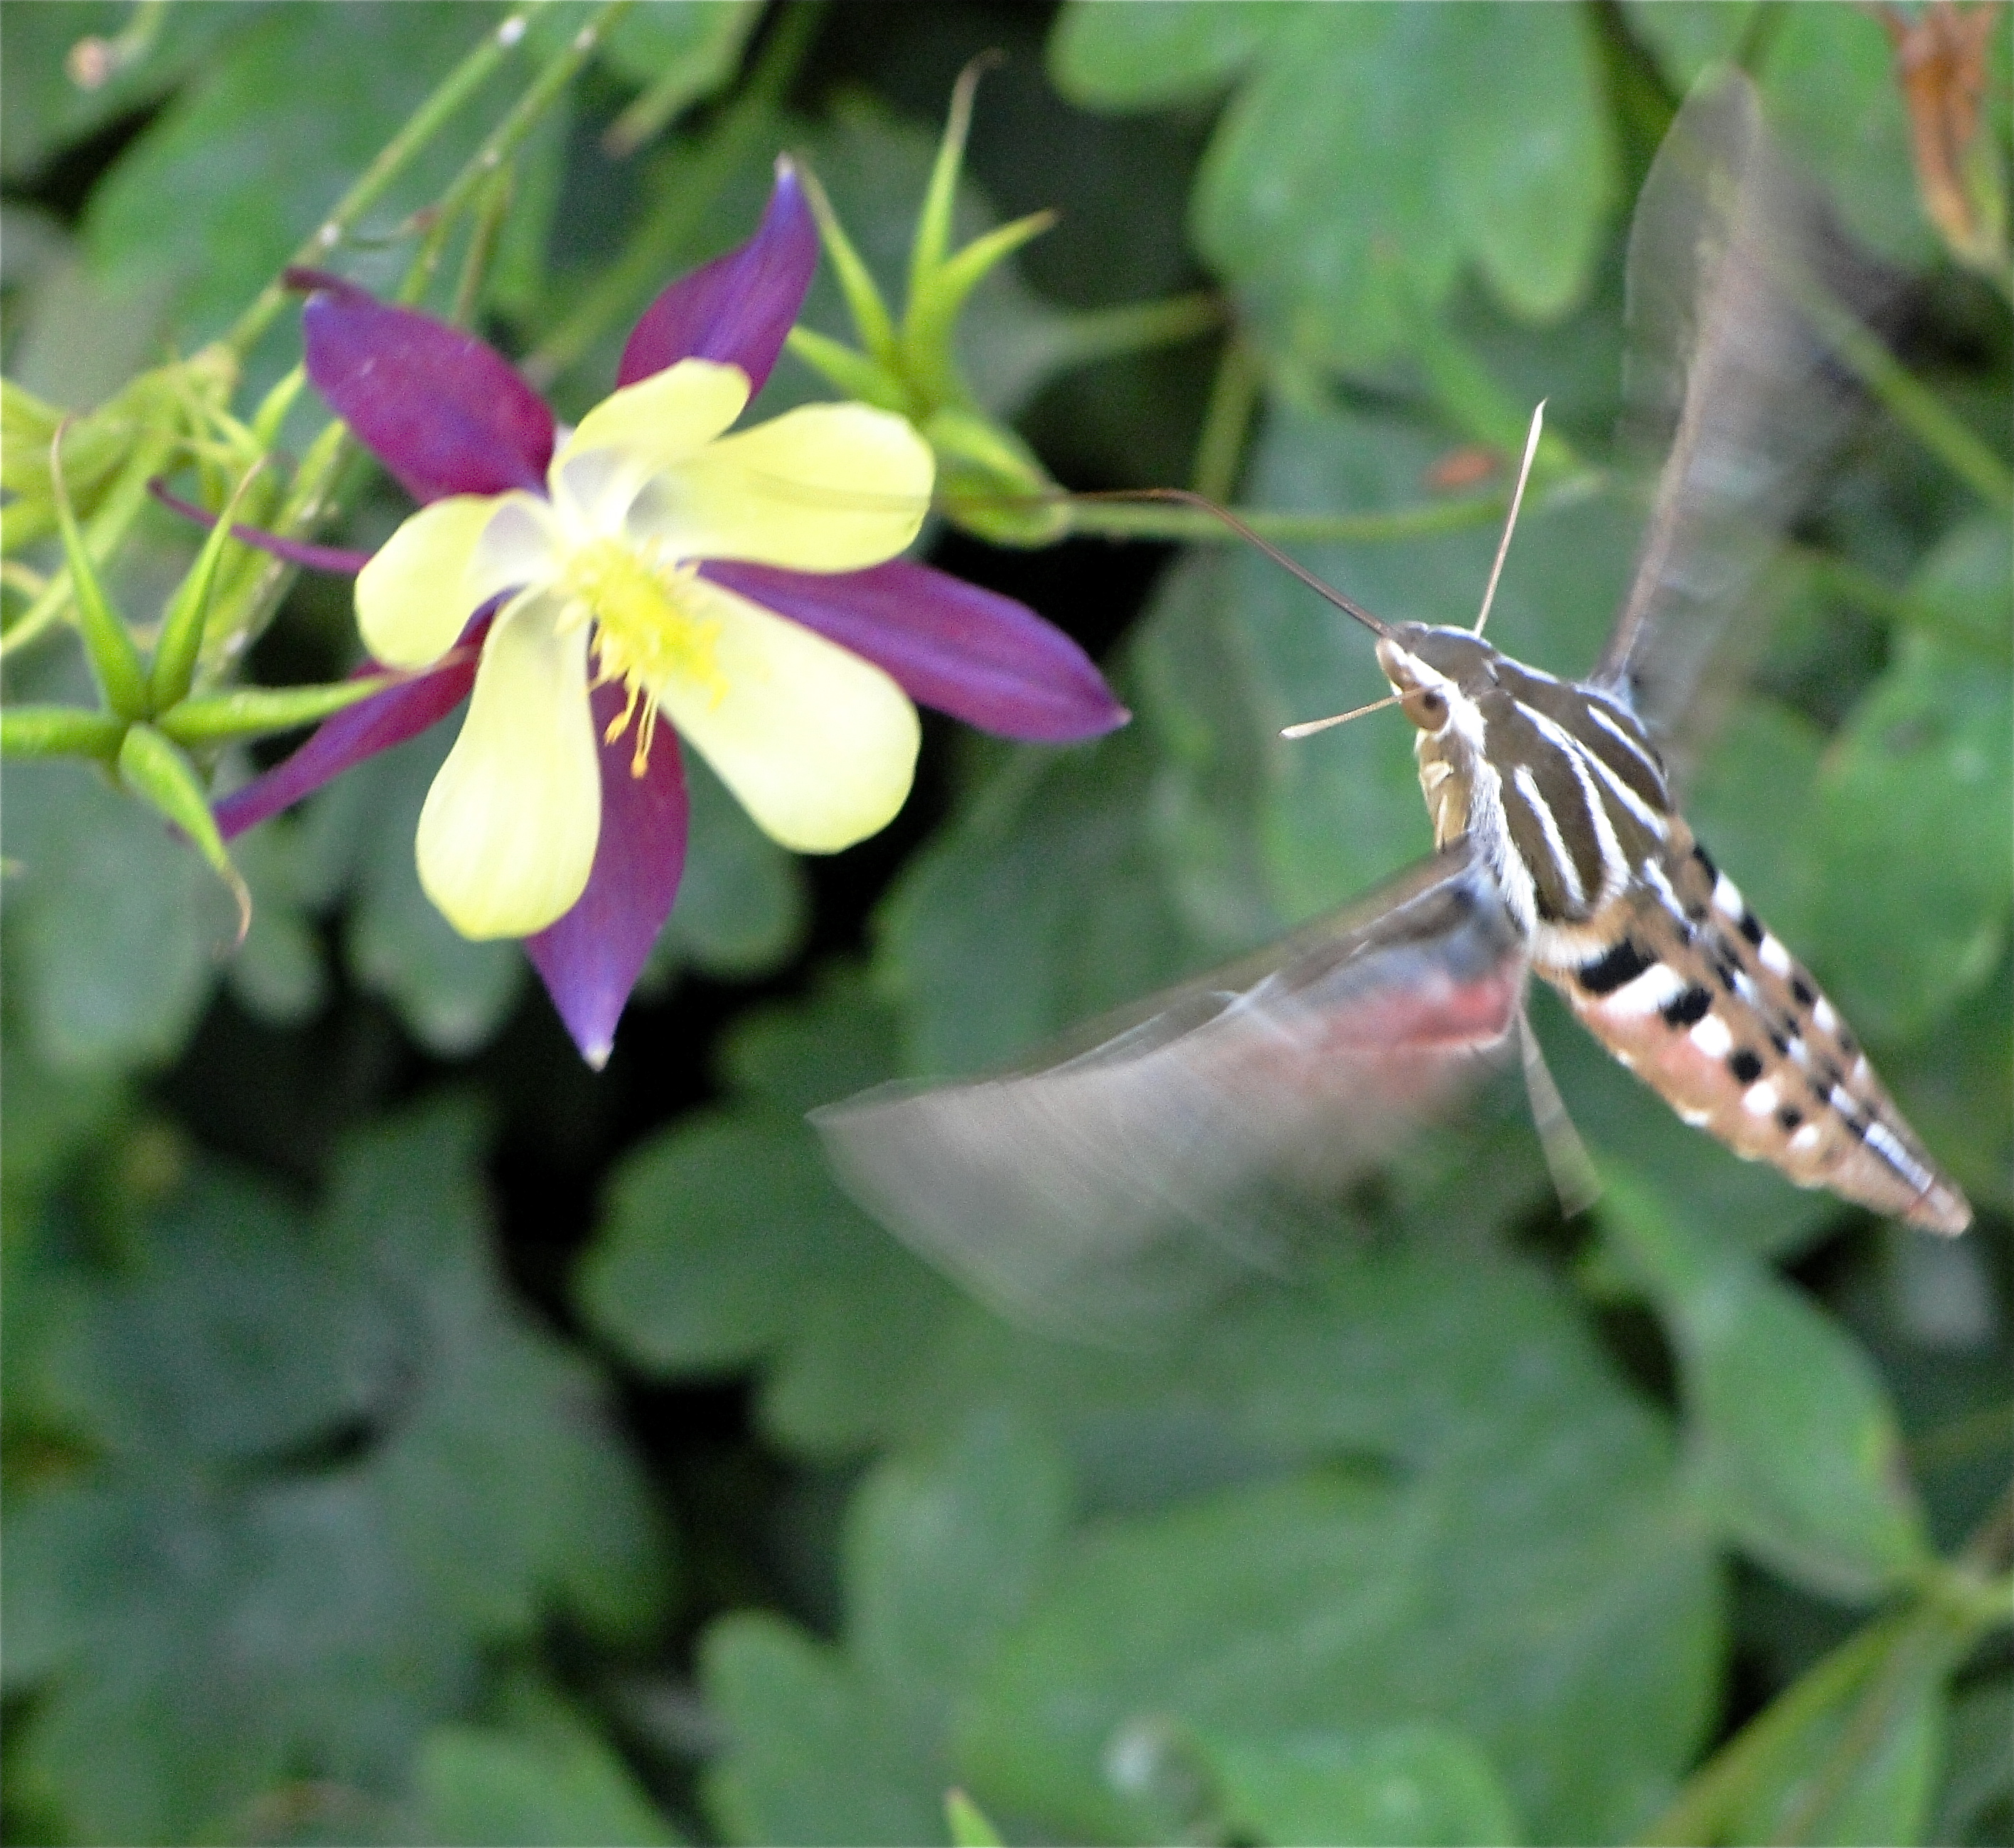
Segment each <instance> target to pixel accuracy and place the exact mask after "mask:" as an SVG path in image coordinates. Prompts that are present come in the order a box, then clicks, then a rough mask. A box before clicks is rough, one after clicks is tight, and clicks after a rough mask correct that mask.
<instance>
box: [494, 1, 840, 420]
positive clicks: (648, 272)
mask: <svg viewBox="0 0 2014 1848" xmlns="http://www.w3.org/2000/svg"><path fill="white" fill-rule="evenodd" d="M821 16H822V9H820V8H819V7H817V6H813V5H790V6H786V7H783V9H780V11H779V13H778V16H777V18H776V24H775V26H774V27H772V30H771V31H770V33H769V38H767V40H766V41H765V42H764V44H763V46H762V51H761V52H760V54H759V55H758V57H757V59H756V60H755V64H754V69H753V70H751V73H750V74H749V77H748V81H747V83H746V84H744V85H743V87H742V88H741V90H740V93H739V95H736V97H735V98H734V99H733V101H732V102H730V103H729V105H728V106H727V108H726V111H725V112H724V113H723V115H722V119H721V120H720V121H719V124H717V126H716V127H715V128H714V130H713V132H712V133H711V135H708V138H707V140H706V143H705V145H704V148H703V149H702V150H701V153H700V156H699V157H698V159H697V160H695V161H694V162H693V166H692V168H691V170H690V172H689V173H687V174H685V175H683V178H682V179H681V181H680V183H679V184H678V185H675V186H671V187H668V188H666V189H665V196H664V197H663V199H661V201H660V202H659V203H658V205H657V206H656V207H655V208H654V210H652V211H651V212H650V214H649V216H648V217H646V218H645V219H644V221H643V223H642V224H640V225H638V226H637V228H636V231H634V232H633V234H632V235H631V236H630V239H629V244H628V246H626V247H625V249H624V250H623V252H622V255H621V256H620V257H618V258H617V259H616V260H615V263H614V264H611V266H610V267H608V268H607V270H605V271H603V273H602V274H601V275H600V278H599V279H598V280H597V281H596V282H593V284H592V285H590V287H589V289H588V290H587V292H586V294H585V295H584V296H582V298H581V300H580V301H579V304H578V305H577V306H576V307H575V309H574V310H573V312H572V314H568V316H567V318H565V319H564V321H561V323H560V324H559V325H558V326H557V327H556V328H553V329H552V330H551V331H550V332H548V333H547V335H546V336H545V337H544V338H543V339H541V340H540V341H539V343H538V345H537V346H535V347H534V348H533V349H532V351H531V352H530V353H528V354H527V355H526V356H525V359H524V361H523V362H522V366H521V370H522V371H523V372H524V374H525V377H526V378H528V379H530V380H531V381H532V383H533V384H534V385H538V386H544V385H549V384H550V383H551V382H552V381H553V380H554V379H556V378H557V377H558V376H559V375H560V374H561V373H562V372H564V371H565V370H566V369H567V368H568V367H569V366H571V365H572V364H575V362H576V361H578V360H579V359H580V358H581V357H582V355H583V354H585V353H586V352H587V351H588V350H589V349H590V347H592V346H593V345H594V343H596V342H597V340H599V339H600V338H601V336H603V334H604V333H605V332H607V330H608V328H610V327H611V325H614V323H615V322H616V321H618V320H620V319H621V318H622V317H623V316H624V315H625V314H629V313H632V312H633V310H635V308H636V305H637V303H640V302H641V301H643V300H645V299H646V298H647V296H649V295H650V292H651V290H652V289H654V287H656V286H657V285H658V284H659V283H660V282H662V281H663V279H664V275H665V270H666V268H667V267H668V266H669V265H670V264H671V263H672V260H674V259H675V258H676V257H677V256H678V255H679V253H682V252H683V250H684V249H685V248H686V245H687V243H688V242H690V239H691V237H692V235H693V231H694V230H695V229H696V228H697V227H698V225H699V224H701V221H703V220H704V217H705V216H706V214H707V213H708V211H709V210H711V207H712V205H713V203H714V201H715V199H718V198H719V196H720V195H721V193H722V192H723V191H724V190H725V189H726V186H727V184H728V182H729V181H730V180H732V179H733V177H734V175H735V174H736V172H737V171H739V170H740V168H741V167H742V166H743V164H744V163H745V162H746V161H747V160H748V159H749V157H750V156H751V153H753V152H754V150H755V149H757V148H758V147H759V146H760V145H761V144H762V142H763V141H764V140H765V138H768V137H769V136H770V135H772V132H773V131H774V129H775V127H776V113H777V110H778V109H779V106H781V103H782V101H783V97H784V95H786V94H787V92H788V91H789V89H790V85H791V84H792V83H793V82H794V81H796V78H797V72H798V71H799V70H800V69H801V68H802V66H803V64H804V61H805V56H806V54H807V53H808V52H809V51H810V50H811V47H812V40H813V39H814V38H815V37H816V35H817V31H818V26H819V20H820V18H821Z"/></svg>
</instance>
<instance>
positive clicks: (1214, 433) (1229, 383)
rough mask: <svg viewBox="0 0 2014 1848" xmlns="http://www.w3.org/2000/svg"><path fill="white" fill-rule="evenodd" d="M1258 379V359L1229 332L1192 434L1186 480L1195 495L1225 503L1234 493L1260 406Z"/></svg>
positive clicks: (1242, 338)
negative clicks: (1192, 453) (1199, 426)
mask: <svg viewBox="0 0 2014 1848" xmlns="http://www.w3.org/2000/svg"><path fill="white" fill-rule="evenodd" d="M1260 377H1261V375H1260V369H1259V362H1258V356H1257V355H1256V353H1253V352H1252V348H1251V346H1249V343H1247V342H1246V341H1245V338H1244V336H1242V335H1241V334H1240V333H1239V332H1238V331H1237V330H1236V329H1235V328H1233V329H1232V330H1231V338H1230V339H1228V340H1227V341H1226V342H1225V343H1224V354H1223V357H1221V358H1220V359H1219V360H1218V361H1217V376H1216V377H1215V378H1214V379H1212V380H1211V381H1210V387H1209V404H1208V405H1207V406H1206V407H1205V409H1204V411H1203V417H1202V430H1201V431H1200V432H1199V433H1198V435H1197V436H1196V449H1195V464H1194V465H1193V466H1192V469H1191V471H1190V480H1191V482H1192V484H1193V485H1194V486H1195V491H1196V492H1197V493H1199V494H1206V495H1207V496H1208V497H1209V498H1210V499H1211V500H1213V501H1228V500H1229V499H1230V498H1231V495H1232V493H1234V492H1235V490H1236V488H1237V486H1238V468H1239V465H1240V464H1241V463H1242V461H1244V459H1245V440H1246V438H1247V437H1249V436H1250V434H1251V432H1252V413H1253V411H1256V409H1257V408H1258V405H1259V386H1260Z"/></svg>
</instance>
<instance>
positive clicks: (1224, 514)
mask: <svg viewBox="0 0 2014 1848" xmlns="http://www.w3.org/2000/svg"><path fill="white" fill-rule="evenodd" d="M1063 498H1064V499H1066V500H1069V501H1174V502H1175V503H1176V504H1178V505H1180V506H1183V507H1194V508H1200V509H1201V510H1202V511H1203V512H1205V513H1206V514H1208V515H1209V516H1210V517H1211V518H1212V519H1218V520H1221V521H1222V522H1224V525H1225V526H1228V527H1229V528H1230V529H1231V531H1232V532H1234V533H1237V534H1238V536H1239V537H1241V538H1243V539H1248V540H1250V541H1251V542H1252V544H1254V545H1256V547H1258V548H1259V549H1260V551H1262V552H1263V553H1264V554H1266V556H1267V558H1270V559H1271V560H1272V561H1273V562H1274V564H1275V565H1280V566H1281V567H1282V568H1283V569H1285V570H1288V571H1290V572H1292V573H1293V574H1294V576H1295V577H1297V578H1299V580H1301V582H1302V583H1304V584H1306V586H1307V587H1308V588H1309V589H1310V590H1312V591H1313V592H1314V594H1316V595H1317V597H1321V600H1322V601H1324V603H1329V604H1333V605H1335V608H1338V609H1339V610H1341V611H1342V612H1343V614H1344V615H1348V616H1354V617H1355V618H1356V619H1357V621H1358V622H1360V623H1362V624H1363V625H1364V627H1365V628H1367V630H1370V631H1371V633H1372V634H1373V635H1389V633H1391V630H1392V626H1391V624H1390V623H1386V622H1383V621H1381V620H1380V619H1378V617H1376V616H1374V615H1371V612H1370V611H1368V610H1367V609H1365V608H1363V607H1362V606H1361V605H1358V604H1355V603H1353V602H1351V601H1350V600H1349V598H1348V597H1346V596H1344V595H1343V594H1342V592H1341V591H1340V590H1337V589H1336V588H1335V587H1334V586H1333V585H1331V584H1327V583H1324V582H1323V581H1322V580H1321V579H1320V578H1318V577H1317V576H1315V574H1314V573H1313V572H1312V571H1310V570H1309V569H1308V568H1307V567H1306V565H1299V564H1296V563H1295V562H1294V560H1293V559H1292V558H1288V556H1287V554H1285V552H1283V551H1281V550H1280V548H1279V547H1278V546H1277V545H1275V544H1274V543H1273V542H1272V541H1271V540H1270V539H1261V538H1260V536H1259V535H1258V534H1257V533H1255V532H1253V531H1252V529H1251V528H1250V527H1249V526H1247V525H1246V524H1245V522H1244V521H1242V520H1241V519H1239V518H1238V515H1236V514H1235V513H1233V512H1232V511H1231V509H1230V508H1227V507H1220V506H1218V505H1217V503H1216V502H1215V501H1213V500H1211V499H1210V498H1209V496H1208V495H1207V494H1198V493H1192V491H1191V490H1189V489H1188V488H1114V489H1112V490H1109V491H1101V492H1098V493H1084V494H1068V495H1066V496H1064V497H1063ZM1345 716H1347V715H1345ZM1341 722H1342V721H1341V719H1338V720H1337V721H1336V723H1338V724H1339V723H1341Z"/></svg>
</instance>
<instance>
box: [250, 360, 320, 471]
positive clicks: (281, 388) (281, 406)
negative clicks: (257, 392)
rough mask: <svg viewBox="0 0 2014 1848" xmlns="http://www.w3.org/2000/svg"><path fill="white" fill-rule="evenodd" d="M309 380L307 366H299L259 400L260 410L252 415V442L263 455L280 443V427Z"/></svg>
mask: <svg viewBox="0 0 2014 1848" xmlns="http://www.w3.org/2000/svg"><path fill="white" fill-rule="evenodd" d="M307 379H308V374H307V368H306V365H305V364H300V365H297V366H296V367H295V368H294V369H293V370H292V371H291V372H289V373H288V374H287V375H285V377H284V378H283V379H281V380H280V382H279V383H278V384H277V385H275V386H274V387H273V389H271V391H269V392H268V393H267V394H266V395H265V397H263V398H261V399H260V400H259V408H258V409H257V410H256V411H254V412H253V414H252V440H253V442H255V443H257V444H258V446H259V450H260V454H266V453H267V452H268V451H270V450H271V449H272V447H273V446H274V444H275V443H278V441H279V440H280V425H281V424H283V423H285V422H286V420H287V413H288V411H291V410H292V409H293V407H294V400H296V398H298V397H299V396H300V395H301V387H302V386H304V385H306V383H307Z"/></svg>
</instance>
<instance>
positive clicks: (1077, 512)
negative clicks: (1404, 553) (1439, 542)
mask: <svg viewBox="0 0 2014 1848" xmlns="http://www.w3.org/2000/svg"><path fill="white" fill-rule="evenodd" d="M1506 504H1507V501H1506V500H1505V498H1504V497H1503V496H1500V495H1490V496H1487V497H1483V498H1482V499H1475V500H1464V501H1428V502H1426V503H1424V504H1422V505H1420V506H1417V507H1395V508H1392V509H1391V510H1390V511H1388V512H1382V513H1285V512H1274V511H1267V510H1266V509H1264V508H1232V509H1231V511H1233V512H1234V513H1235V514H1236V515H1238V518H1239V519H1242V521H1244V522H1245V524H1246V525H1247V526H1249V527H1250V528H1251V529H1252V531H1253V532H1255V533H1258V534H1260V536H1262V537H1263V538H1267V539H1283V540H1298V541H1299V542H1301V543H1303V544H1310V545H1323V544H1330V545H1380V544H1393V543H1396V541H1399V540H1407V539H1424V538H1430V537H1432V536H1434V535H1435V534H1436V533H1464V532H1467V530H1468V529H1470V528H1471V527H1475V526H1494V525H1496V522H1498V521H1500V519H1503V510H1504V508H1505V506H1506ZM1063 508H1064V511H1065V513H1066V516H1067V518H1068V520H1069V525H1070V531H1071V532H1073V533H1095V534H1097V535H1098V536H1100V537H1102V538H1106V539H1167V540H1175V541H1177V543H1188V542H1192V541H1196V540H1213V541H1215V542H1217V544H1237V543H1242V542H1241V541H1239V540H1238V535H1237V534H1236V533H1234V532H1233V531H1232V530H1231V528H1229V527H1228V526H1225V525H1224V523H1223V522H1221V521H1219V520H1215V519H1212V518H1211V517H1210V516H1209V515H1208V514H1206V513H1204V512H1202V511H1199V510H1198V509H1196V508H1188V507H1161V506H1153V505H1147V506H1141V507H1133V506H1128V505H1127V504H1126V503H1124V502H1123V501H1065V502H1064V503H1063Z"/></svg>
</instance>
